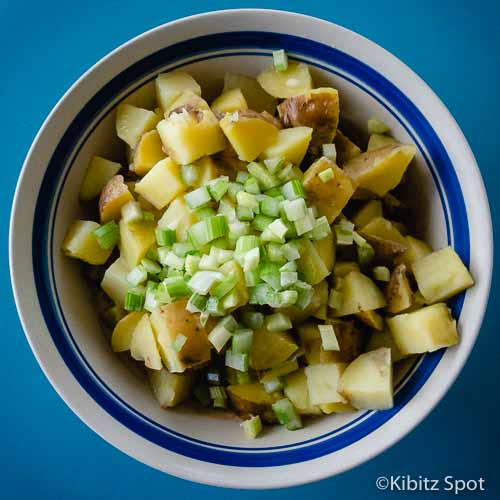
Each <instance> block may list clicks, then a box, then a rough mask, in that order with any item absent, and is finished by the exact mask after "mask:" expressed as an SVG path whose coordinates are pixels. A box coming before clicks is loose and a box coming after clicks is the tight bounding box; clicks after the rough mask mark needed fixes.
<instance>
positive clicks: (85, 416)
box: [9, 9, 492, 488]
mask: <svg viewBox="0 0 500 500" xmlns="http://www.w3.org/2000/svg"><path fill="white" fill-rule="evenodd" d="M242 13H243V14H245V13H250V14H252V13H253V14H255V13H257V14H265V15H269V14H270V13H275V14H278V15H280V16H286V17H290V18H294V19H295V20H296V19H297V18H300V19H302V20H304V22H306V20H308V22H310V23H312V24H318V23H319V24H321V25H322V27H323V28H328V27H330V28H331V27H332V25H333V26H335V27H336V29H338V30H339V31H341V32H345V33H346V34H349V35H350V36H351V37H353V38H354V39H357V40H358V41H360V42H361V41H362V42H363V43H364V44H367V45H368V46H369V47H371V48H372V49H374V50H375V49H376V51H378V52H379V54H378V55H380V54H383V55H384V56H385V57H386V58H387V57H389V59H390V60H391V63H393V64H395V65H396V66H398V67H399V68H403V69H405V71H406V74H408V76H413V77H414V78H415V79H417V82H418V83H419V85H420V86H423V88H424V89H425V90H426V91H427V93H428V94H429V96H430V97H431V98H433V101H434V102H433V105H434V106H437V107H438V109H439V111H440V114H441V115H444V118H446V119H447V121H448V123H449V124H451V125H452V126H453V127H454V129H453V130H452V133H451V135H452V136H453V137H455V139H456V138H458V139H459V141H460V143H461V146H462V148H464V149H465V152H466V153H467V154H468V156H469V157H470V160H471V168H472V170H473V174H474V177H475V180H476V183H477V187H478V188H479V192H478V199H479V202H482V204H483V207H482V208H483V212H484V209H486V212H485V213H483V214H482V215H486V219H487V220H485V221H482V223H483V227H484V226H485V225H486V226H487V228H486V229H487V230H486V231H484V234H485V235H486V238H485V241H484V247H485V252H486V257H487V258H486V261H485V264H484V265H485V268H486V269H487V277H486V279H487V281H486V282H483V286H482V287H481V290H482V292H483V294H482V295H483V297H482V308H481V310H480V311H475V313H476V314H477V318H478V320H477V321H476V323H477V324H478V325H480V323H481V322H482V318H483V316H484V312H485V308H486V305H487V299H488V293H489V289H490V282H491V269H492V231H491V218H490V212H489V208H488V201H487V197H486V191H485V189H484V184H483V183H482V179H481V175H480V172H479V169H478V167H477V164H476V162H475V160H474V157H473V155H472V152H471V150H470V147H469V145H468V144H467V141H466V140H465V137H464V136H463V134H462V132H461V131H460V129H459V128H458V125H457V124H456V122H455V121H454V119H453V117H452V116H451V115H450V113H449V112H448V111H447V109H446V108H445V107H444V105H443V104H442V103H441V101H439V99H438V98H437V97H436V96H435V94H434V93H433V92H432V91H431V90H430V89H429V88H428V86H427V85H426V84H425V83H424V82H423V81H422V80H421V79H420V78H419V77H418V76H416V75H415V74H414V73H413V71H412V70H411V69H409V68H408V67H406V66H405V65H404V64H403V63H402V62H401V61H399V59H397V58H395V56H393V55H391V54H390V53H388V52H387V51H385V50H384V49H382V48H381V47H379V46H378V45H375V44H374V43H373V42H371V41H369V40H368V39H366V38H364V37H362V36H361V35H358V34H356V33H354V32H352V31H350V30H347V29H346V28H343V27H341V26H338V25H334V24H333V23H329V22H328V21H324V20H322V19H318V18H313V17H311V16H305V15H303V14H297V13H292V12H287V11H276V10H267V9H231V10H222V11H213V12H208V13H203V14H197V15H194V16H189V17H185V18H182V19H178V20H175V21H172V22H170V23H166V24H163V25H160V26H158V27H156V28H153V29H152V30H149V31H146V32H144V33H142V34H140V35H138V36H136V37H134V38H132V39H131V40H130V41H128V42H126V43H124V44H122V45H120V46H119V47H118V48H116V49H115V50H113V51H112V52H110V53H109V54H108V55H107V56H105V57H104V58H102V59H100V60H99V61H98V62H97V63H96V64H94V65H93V66H92V67H91V68H90V69H89V70H88V71H87V72H85V73H84V74H83V75H82V76H81V77H80V78H79V79H78V80H77V81H76V82H75V84H73V85H72V86H71V87H70V89H69V90H68V91H67V92H66V93H65V94H64V96H63V97H62V98H61V99H60V101H59V102H58V103H57V105H56V106H55V107H54V108H53V110H52V111H51V113H50V114H49V115H48V117H47V118H46V120H45V121H44V123H43V124H42V126H41V128H40V130H39V132H38V134H37V136H36V137H35V139H34V141H33V144H32V146H31V148H30V150H29V152H28V154H27V156H26V160H25V162H24V165H23V168H22V171H21V174H20V176H19V181H18V184H17V187H16V193H15V196H14V203H13V209H12V213H11V223H10V232H9V260H10V270H11V281H12V286H13V290H14V297H15V301H16V306H17V309H18V313H19V316H20V319H21V322H22V325H23V329H24V331H25V334H26V337H27V340H28V342H29V343H30V346H31V348H32V350H33V352H34V354H35V357H36V358H37V361H38V363H39V364H40V366H41V368H42V370H43V371H44V373H45V375H46V376H47V378H48V379H49V381H50V382H51V383H52V385H53V386H54V388H55V389H56V391H57V392H58V393H59V394H60V395H61V397H62V398H63V399H64V400H65V402H66V403H67V404H68V406H70V407H71V408H72V409H73V411H74V412H75V413H77V415H79V416H80V418H81V419H82V420H83V421H84V422H85V423H86V424H87V425H89V426H90V427H91V428H92V429H93V430H94V431H95V432H97V433H98V434H99V435H101V437H103V438H104V439H106V440H107V441H108V442H111V443H112V444H114V445H115V446H116V447H118V448H119V449H121V450H122V451H124V448H125V447H124V446H122V445H120V444H117V443H116V442H114V441H113V440H111V439H109V436H108V435H107V433H106V430H103V426H101V425H98V424H97V420H98V418H91V416H90V414H91V413H95V411H94V412H92V410H91V409H90V410H89V409H87V411H77V410H76V409H75V404H74V401H73V399H72V397H70V395H69V394H68V393H67V391H65V390H63V389H62V388H61V387H60V385H61V384H60V383H59V380H58V379H56V378H55V377H53V376H52V371H51V370H49V368H48V367H47V366H46V364H45V363H44V361H43V359H42V357H43V350H42V349H41V348H40V345H39V344H37V345H35V342H34V339H33V338H32V330H31V329H30V328H29V327H28V323H29V321H28V319H27V316H28V312H26V310H23V307H22V301H21V287H20V278H19V276H18V268H17V269H16V267H15V265H14V263H15V261H16V253H15V251H14V247H15V243H16V241H15V240H16V234H15V232H14V231H13V226H14V222H15V220H16V218H17V215H18V213H19V211H20V210H21V208H20V205H19V204H20V197H21V188H22V181H23V179H24V178H25V176H26V173H27V171H28V168H29V165H30V164H31V163H32V155H33V152H34V150H35V147H36V145H38V143H39V140H40V137H41V136H42V134H43V133H44V132H45V130H46V128H47V126H48V125H49V123H50V122H51V119H52V117H53V116H54V115H55V114H56V113H57V111H58V110H59V108H60V107H61V106H62V104H63V103H64V101H65V99H66V98H67V96H68V95H70V94H72V92H73V90H74V89H75V88H77V87H78V85H79V84H80V83H81V82H82V81H83V80H84V79H85V78H86V77H88V75H90V74H92V73H93V72H94V70H95V69H96V68H98V67H101V66H103V65H104V64H105V63H106V62H107V61H109V59H111V58H112V57H113V56H114V55H115V54H116V53H118V52H122V51H123V50H127V49H128V48H129V47H130V46H131V45H133V44H135V43H136V42H138V41H140V40H141V39H144V38H147V37H148V36H149V35H151V34H152V33H154V32H157V31H161V30H164V29H166V28H169V27H172V26H175V25H182V24H183V23H190V22H192V21H193V20H200V19H202V20H204V19H208V18H210V17H214V16H216V17H217V16H226V15H230V16H231V15H234V14H238V15H239V14H242ZM266 28H267V27H266ZM269 29H270V30H271V29H272V23H271V26H270V27H269ZM264 31H265V30H264ZM479 202H478V203H479ZM477 334H478V329H477V330H476V331H475V332H474V339H473V340H475V338H476V337H477ZM472 346H473V342H472V343H471V344H470V346H469V349H468V351H467V352H466V353H465V354H462V359H461V360H460V361H459V363H458V364H457V365H456V366H454V373H452V374H451V376H449V377H448V378H447V379H446V381H445V383H443V384H442V386H441V387H440V391H439V394H438V396H437V397H435V398H434V400H433V401H432V402H431V403H429V404H428V405H427V406H426V408H425V411H424V412H421V415H419V416H418V417H416V418H413V419H412V421H411V422H410V423H409V424H408V423H407V424H406V425H405V426H403V427H404V429H403V430H401V431H400V432H398V433H397V434H396V436H395V437H393V438H392V439H391V440H389V441H387V442H386V443H384V444H383V446H380V445H379V446H378V447H376V449H375V450H371V451H370V453H368V454H364V455H363V456H360V457H357V459H356V460H354V461H353V462H352V463H350V464H348V465H347V466H345V467H337V468H336V470H335V471H334V472H335V473H339V472H342V471H343V470H346V469H347V468H351V467H354V466H355V465H358V464H359V463H361V462H363V461H366V460H368V459H370V458H372V457H373V456H374V455H376V454H378V453H381V452H382V451H383V450H384V449H386V448H387V447H388V446H391V445H392V444H394V443H395V442H397V441H398V440H399V439H400V438H401V437H403V436H404V435H406V434H407V433H408V432H410V431H411V429H413V428H414V427H415V426H416V425H417V424H418V423H419V422H420V421H421V420H422V419H423V418H425V416H426V415H427V414H428V413H429V412H430V411H431V410H432V408H433V407H434V406H435V405H436V404H437V402H438V401H439V400H440V399H441V398H442V397H443V396H444V394H445V393H446V391H447V390H448V388H449V387H450V386H451V384H452V383H453V382H454V380H455V379H456V376H457V375H458V373H459V372H460V370H461V368H462V366H463V364H464V362H465V360H466V359H467V357H468V356H469V354H470V350H471V349H472ZM97 427H99V428H97ZM104 427H105V426H104ZM127 453H129V454H131V455H132V456H135V457H136V458H138V459H139V460H141V461H143V462H144V463H148V465H151V466H153V467H155V468H159V469H160V470H167V471H168V472H170V473H172V474H175V475H177V476H180V477H184V478H186V479H190V480H197V481H200V482H205V483H207V484H214V485H217V486H232V487H239V488H241V487H254V488H255V487H259V486H258V485H257V486H256V485H251V484H250V485H243V486H242V485H241V484H238V482H235V481H234V480H228V481H222V482H221V480H220V478H218V479H214V480H212V479H211V478H210V477H208V478H207V477H198V478H193V474H192V471H189V470H177V471H173V470H171V469H169V468H165V467H159V466H158V464H156V463H151V461H149V460H147V459H143V458H140V457H138V456H137V453H133V452H130V450H129V451H127ZM197 463H200V462H197ZM287 467H289V466H283V467H282V468H287ZM318 469H320V468H318ZM243 470H244V469H241V471H242V472H243ZM314 472H315V473H314V474H313V473H309V475H308V477H305V478H304V477H300V478H298V477H296V476H294V477H291V475H288V476H287V475H281V479H279V478H275V479H274V482H273V481H269V482H268V483H267V484H264V485H263V486H262V487H266V488H268V487H283V486H292V485H296V484H302V483H305V482H310V481H314V480H317V479H320V478H323V477H327V476H329V475H331V474H332V471H331V470H329V469H328V467H324V468H323V470H317V471H314Z"/></svg>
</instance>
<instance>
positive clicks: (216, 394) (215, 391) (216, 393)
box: [209, 385, 227, 399]
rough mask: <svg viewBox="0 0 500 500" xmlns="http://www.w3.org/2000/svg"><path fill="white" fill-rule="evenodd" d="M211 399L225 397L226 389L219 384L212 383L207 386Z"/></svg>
mask: <svg viewBox="0 0 500 500" xmlns="http://www.w3.org/2000/svg"><path fill="white" fill-rule="evenodd" d="M209 392H210V398H211V399H227V394H226V389H224V387H221V386H219V385H212V386H210V387H209Z"/></svg>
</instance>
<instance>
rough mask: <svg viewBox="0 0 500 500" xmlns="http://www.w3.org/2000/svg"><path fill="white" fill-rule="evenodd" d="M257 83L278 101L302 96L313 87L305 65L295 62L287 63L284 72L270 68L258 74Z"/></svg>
mask: <svg viewBox="0 0 500 500" xmlns="http://www.w3.org/2000/svg"><path fill="white" fill-rule="evenodd" d="M257 81H258V82H259V84H260V86H261V87H262V88H263V89H264V90H265V91H266V92H267V93H268V94H270V95H272V96H273V97H278V98H280V99H285V98H287V97H293V96H296V95H300V94H304V93H305V92H308V91H309V90H311V89H312V87H313V84H312V78H311V74H310V73H309V67H308V66H307V64H303V63H296V62H289V63H288V68H287V70H286V71H277V70H276V69H275V68H274V66H270V67H269V68H267V69H265V70H264V71H262V72H261V73H259V75H258V76H257Z"/></svg>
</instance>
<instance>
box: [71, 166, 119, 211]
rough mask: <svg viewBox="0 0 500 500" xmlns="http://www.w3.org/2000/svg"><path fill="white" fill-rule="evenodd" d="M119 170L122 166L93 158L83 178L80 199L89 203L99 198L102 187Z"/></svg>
mask: <svg viewBox="0 0 500 500" xmlns="http://www.w3.org/2000/svg"><path fill="white" fill-rule="evenodd" d="M121 168H122V166H121V165H120V164H119V163H116V162H114V161H109V160H106V158H102V157H101V156H93V157H92V159H91V160H90V163H89V166H88V167H87V171H86V172H85V177H84V178H83V182H82V187H81V188H80V199H81V200H82V201H89V200H92V199H93V198H96V197H97V196H99V194H100V192H101V191H102V190H103V188H104V186H105V185H106V184H107V183H108V182H109V181H110V179H111V178H112V177H114V176H115V175H116V174H117V173H118V172H119V171H120V169H121Z"/></svg>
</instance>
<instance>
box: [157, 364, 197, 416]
mask: <svg viewBox="0 0 500 500" xmlns="http://www.w3.org/2000/svg"><path fill="white" fill-rule="evenodd" d="M193 381H194V377H193V375H192V374H191V373H182V374H180V373H169V371H168V370H165V368H163V369H161V370H155V371H152V372H150V374H149V383H150V385H151V389H152V391H153V394H154V396H155V398H156V400H157V401H158V403H159V404H160V406H161V407H162V408H172V407H173V406H177V405H179V404H181V403H183V402H184V401H186V399H188V398H189V396H190V394H191V389H192V387H193Z"/></svg>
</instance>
